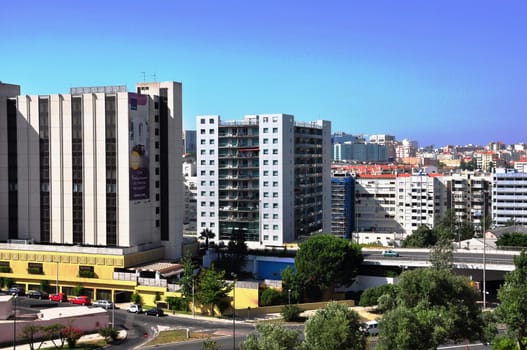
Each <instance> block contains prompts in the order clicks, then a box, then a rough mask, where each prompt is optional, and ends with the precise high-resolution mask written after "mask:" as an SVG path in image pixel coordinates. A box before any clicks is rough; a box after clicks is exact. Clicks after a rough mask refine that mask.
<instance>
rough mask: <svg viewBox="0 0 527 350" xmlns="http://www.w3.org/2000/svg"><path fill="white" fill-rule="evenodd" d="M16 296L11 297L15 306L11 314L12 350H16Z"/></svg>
mask: <svg viewBox="0 0 527 350" xmlns="http://www.w3.org/2000/svg"><path fill="white" fill-rule="evenodd" d="M17 296H18V295H16V294H15V295H14V296H13V302H14V306H15V313H14V314H13V315H14V316H13V350H14V349H16V298H17Z"/></svg>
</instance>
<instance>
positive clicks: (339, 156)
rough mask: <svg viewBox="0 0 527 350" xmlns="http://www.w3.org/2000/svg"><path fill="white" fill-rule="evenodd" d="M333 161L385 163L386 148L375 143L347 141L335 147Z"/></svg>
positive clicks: (386, 157)
mask: <svg viewBox="0 0 527 350" xmlns="http://www.w3.org/2000/svg"><path fill="white" fill-rule="evenodd" d="M333 159H334V160H338V161H350V160H355V161H360V162H364V161H366V162H385V161H387V160H388V156H387V153H386V146H383V145H378V144H374V143H364V142H362V143H360V142H351V141H346V142H343V143H336V144H334V145H333Z"/></svg>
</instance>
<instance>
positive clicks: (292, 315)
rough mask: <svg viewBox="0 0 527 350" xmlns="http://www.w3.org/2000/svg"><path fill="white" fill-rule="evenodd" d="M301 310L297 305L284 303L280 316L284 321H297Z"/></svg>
mask: <svg viewBox="0 0 527 350" xmlns="http://www.w3.org/2000/svg"><path fill="white" fill-rule="evenodd" d="M301 312H302V310H300V308H299V307H298V306H297V305H284V307H283V308H282V312H281V314H282V317H283V318H284V321H286V322H292V321H299V320H300V313H301Z"/></svg>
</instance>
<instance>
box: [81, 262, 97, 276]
mask: <svg viewBox="0 0 527 350" xmlns="http://www.w3.org/2000/svg"><path fill="white" fill-rule="evenodd" d="M79 277H85V278H95V277H97V276H96V275H95V271H94V269H93V266H82V265H81V266H79Z"/></svg>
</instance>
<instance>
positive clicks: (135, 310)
mask: <svg viewBox="0 0 527 350" xmlns="http://www.w3.org/2000/svg"><path fill="white" fill-rule="evenodd" d="M128 312H133V313H136V314H137V313H140V312H143V308H142V307H141V305H139V304H130V306H128Z"/></svg>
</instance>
